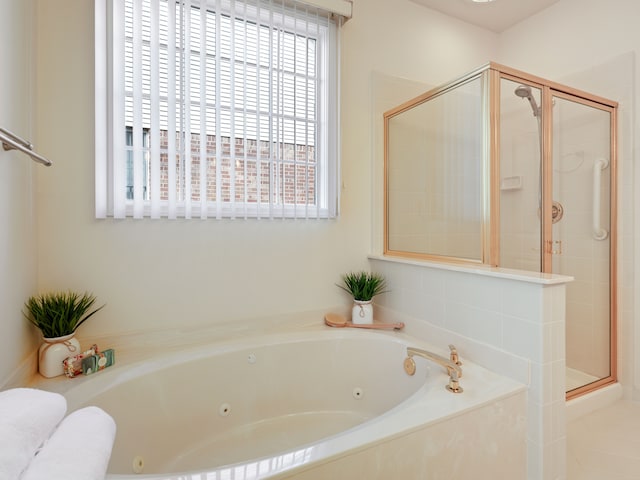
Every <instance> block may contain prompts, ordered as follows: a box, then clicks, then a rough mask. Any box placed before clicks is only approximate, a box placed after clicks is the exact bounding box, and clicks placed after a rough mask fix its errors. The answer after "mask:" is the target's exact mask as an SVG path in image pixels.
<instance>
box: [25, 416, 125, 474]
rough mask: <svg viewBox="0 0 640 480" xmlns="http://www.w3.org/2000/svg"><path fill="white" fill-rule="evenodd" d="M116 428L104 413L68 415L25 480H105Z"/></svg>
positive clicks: (35, 460) (37, 457)
mask: <svg viewBox="0 0 640 480" xmlns="http://www.w3.org/2000/svg"><path fill="white" fill-rule="evenodd" d="M115 436H116V424H115V422H114V421H113V418H111V417H110V416H109V415H108V414H107V413H106V412H105V411H104V410H102V409H100V408H98V407H86V408H83V409H80V410H76V411H75V412H73V413H71V414H69V416H68V417H67V418H65V419H64V420H63V421H62V423H60V425H59V426H58V428H57V429H56V431H55V432H53V435H51V438H49V440H48V441H47V443H45V445H44V447H42V449H41V450H40V452H39V453H38V455H36V457H35V458H34V459H33V460H32V461H31V464H30V465H29V467H28V468H27V470H26V471H25V472H24V475H23V476H22V480H44V479H46V480H104V477H105V475H106V472H107V466H108V465H109V458H110V457H111V449H112V448H113V441H114V439H115Z"/></svg>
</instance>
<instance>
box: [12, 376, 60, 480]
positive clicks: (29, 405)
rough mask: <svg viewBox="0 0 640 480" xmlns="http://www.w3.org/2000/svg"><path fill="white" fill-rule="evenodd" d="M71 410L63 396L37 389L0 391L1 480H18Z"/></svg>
mask: <svg viewBox="0 0 640 480" xmlns="http://www.w3.org/2000/svg"><path fill="white" fill-rule="evenodd" d="M66 411H67V402H66V400H65V399H64V397H63V396H62V395H59V394H57V393H52V392H45V391H43V390H36V389H33V388H14V389H11V390H5V391H2V392H0V479H2V480H5V479H6V480H15V479H17V478H20V474H21V473H22V472H23V471H24V470H25V468H27V465H29V462H31V460H32V459H33V456H34V455H35V453H36V451H37V450H38V448H39V447H40V446H41V445H42V443H43V442H44V441H45V440H46V439H47V438H49V436H50V435H51V432H53V431H54V429H55V428H56V426H57V425H58V424H59V423H60V420H62V418H63V417H64V414H65V413H66Z"/></svg>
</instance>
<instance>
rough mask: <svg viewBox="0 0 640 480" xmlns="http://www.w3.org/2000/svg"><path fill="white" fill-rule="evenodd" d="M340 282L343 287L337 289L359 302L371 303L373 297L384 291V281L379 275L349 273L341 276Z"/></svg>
mask: <svg viewBox="0 0 640 480" xmlns="http://www.w3.org/2000/svg"><path fill="white" fill-rule="evenodd" d="M342 281H343V285H338V287H340V288H341V289H343V290H344V291H345V292H347V293H349V294H351V296H352V297H353V299H354V300H358V301H361V302H368V301H371V299H372V298H373V297H375V296H376V295H379V294H381V293H384V292H385V291H386V290H385V288H386V282H385V279H384V277H383V276H382V275H381V274H379V273H369V272H364V271H362V272H350V273H347V274H345V275H343V276H342Z"/></svg>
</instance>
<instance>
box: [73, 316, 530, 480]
mask: <svg viewBox="0 0 640 480" xmlns="http://www.w3.org/2000/svg"><path fill="white" fill-rule="evenodd" d="M407 345H411V346H418V347H420V348H427V349H430V350H432V351H436V352H437V353H440V354H445V355H446V353H445V350H444V349H442V348H440V349H434V348H429V346H427V345H425V344H424V343H423V342H420V341H418V340H415V339H411V338H409V337H407V336H405V335H403V334H397V333H393V332H378V331H361V330H355V329H354V330H349V329H330V328H322V329H317V330H315V331H313V332H308V331H307V332H291V333H278V334H277V335H267V336H260V337H256V338H251V339H243V340H236V341H234V342H223V343H217V344H213V345H207V346H200V347H197V348H187V349H185V350H183V351H178V352H172V353H167V354H164V355H159V356H157V357H155V358H153V359H149V360H146V361H144V362H139V363H137V364H133V365H124V364H122V363H118V362H117V365H116V366H115V367H112V368H110V369H108V370H105V371H103V372H100V373H99V374H96V375H93V376H91V377H87V378H86V379H83V380H82V381H81V382H80V383H78V384H77V385H74V386H73V388H71V389H69V390H68V391H67V392H66V393H65V396H66V397H67V401H68V403H69V410H70V411H72V410H74V409H76V408H80V407H82V406H85V405H97V406H99V407H101V408H103V409H104V410H106V411H107V412H108V413H110V414H111V415H112V416H113V417H114V418H115V420H116V424H117V428H118V432H117V436H116V443H115V445H114V450H113V454H112V459H111V463H110V465H109V471H108V472H109V473H108V477H107V478H108V479H111V480H116V479H118V480H125V479H134V478H135V479H142V478H144V479H162V480H168V479H171V480H196V479H197V480H204V479H206V480H222V479H236V480H238V479H243V480H249V479H258V478H289V477H291V476H296V478H305V479H307V478H318V479H321V478H328V477H327V476H328V475H332V476H333V478H365V476H366V478H385V476H384V475H386V474H383V473H382V472H383V471H384V469H383V468H381V467H380V465H379V464H380V459H378V460H377V463H378V466H377V467H376V468H375V470H373V471H372V472H371V473H366V474H365V473H364V470H363V469H366V468H371V466H370V465H369V464H370V462H371V460H367V459H366V458H362V455H365V457H366V454H367V452H369V453H371V454H372V455H374V456H375V457H376V458H377V457H379V456H380V455H383V456H386V455H390V457H389V458H394V459H395V460H394V461H395V462H397V461H398V458H399V457H398V455H401V452H404V451H406V447H402V439H403V438H405V437H406V438H408V439H409V440H410V439H411V435H414V436H415V434H416V432H417V433H418V434H420V435H422V434H423V433H422V432H427V431H428V429H429V426H433V425H437V424H440V423H441V422H443V421H444V420H448V421H451V419H453V418H459V419H460V420H459V422H462V423H460V425H467V424H468V423H469V418H471V423H473V418H474V417H473V415H474V413H473V412H478V413H477V414H475V417H477V418H478V419H479V420H478V421H479V422H480V423H477V422H476V423H473V425H470V427H469V429H467V428H466V427H462V428H461V427H460V426H458V427H456V428H455V429H454V436H453V437H451V438H453V440H454V441H455V442H459V441H461V439H460V438H461V437H460V431H462V432H463V433H464V435H463V436H464V437H466V440H465V442H464V444H463V445H461V449H460V452H461V455H467V456H468V454H466V453H464V451H465V450H466V449H467V447H469V446H471V445H469V441H471V442H475V443H477V445H473V446H472V447H473V448H474V449H477V448H480V450H481V451H482V449H488V453H487V452H485V453H487V455H485V456H484V457H483V456H482V455H479V454H478V455H479V458H485V457H486V459H485V460H483V461H488V462H489V464H491V457H494V456H495V457H496V458H500V457H501V458H505V457H504V455H507V458H510V461H508V462H503V465H502V467H505V464H509V465H506V467H511V464H513V465H512V467H513V469H512V470H506V471H505V470H499V471H497V473H496V474H498V475H507V476H502V477H495V476H494V477H491V478H519V477H518V474H517V473H516V474H514V472H521V471H522V472H525V471H526V468H525V466H524V465H525V464H526V461H525V456H526V447H525V426H524V425H525V424H526V421H523V418H524V415H525V414H524V411H525V400H524V398H525V394H524V387H523V386H522V385H519V384H516V383H515V382H512V381H510V380H508V379H505V378H503V377H499V376H497V375H495V374H492V373H491V372H488V371H486V370H484V369H482V368H480V367H478V366H476V365H473V364H471V363H470V362H468V361H465V359H464V352H460V354H461V356H462V360H463V362H464V365H463V367H462V368H463V378H462V379H461V386H462V387H463V388H464V393H462V394H453V393H450V392H448V391H447V390H446V389H445V385H446V384H447V379H448V376H447V374H446V372H445V371H444V369H443V368H442V367H440V366H437V365H435V364H433V363H430V362H429V361H427V360H424V359H421V358H417V357H416V358H415V359H416V363H417V367H418V368H417V373H416V375H415V376H413V377H411V376H408V375H407V374H406V373H405V372H404V370H403V360H404V358H405V357H406V346H407ZM444 347H445V348H446V346H444ZM482 409H484V411H482ZM470 414H471V415H472V417H469V415H470ZM465 415H466V416H467V417H465ZM496 427H497V428H498V430H499V431H496V432H493V430H492V429H495V428H496ZM447 430H448V428H445V429H444V431H447ZM467 430H468V431H467ZM469 432H475V433H473V434H471V433H469ZM492 432H493V433H492ZM435 435H436V436H437V438H432V440H430V441H428V439H427V440H425V439H424V438H423V439H418V440H417V441H412V443H423V444H424V448H426V449H427V451H424V449H423V450H421V451H419V452H418V453H417V455H419V456H420V457H421V458H422V457H424V459H428V458H430V457H429V452H431V453H432V454H433V455H431V457H432V459H431V460H429V471H431V472H437V470H438V468H440V467H439V466H437V465H435V458H441V457H442V453H437V450H438V449H441V448H445V447H447V448H449V447H451V441H452V440H451V438H449V439H447V438H446V434H444V436H443V434H442V433H439V434H435ZM498 436H501V437H503V438H500V439H498V438H495V437H498ZM439 439H441V440H442V442H440V441H439ZM439 443H442V444H441V445H439ZM396 444H397V445H396ZM381 445H384V453H382V454H381V453H380V446H381ZM394 445H395V446H394ZM483 445H484V446H483ZM376 449H378V450H376ZM505 449H510V451H505ZM434 452H435V453H434ZM480 453H481V452H480ZM448 454H449V455H451V453H448ZM474 455H475V454H474ZM351 456H354V458H356V457H357V458H359V459H358V460H357V462H359V463H357V464H351V463H350V460H349V458H350V457H351ZM424 459H423V460H421V461H423V462H424ZM345 462H346V463H345ZM444 462H445V463H446V462H447V461H446V460H444ZM464 462H465V464H466V463H469V462H470V460H469V459H468V458H467V459H465V460H464ZM519 462H521V463H522V468H523V470H519V469H518V468H519V467H518V466H517V464H518V463H519ZM405 463H406V462H405ZM493 463H497V462H493ZM354 465H355V466H354ZM358 465H359V466H358ZM445 467H446V466H444V467H443V468H445ZM502 467H500V468H502ZM506 467H505V468H506ZM331 468H338V471H337V472H338V473H337V474H336V473H331V472H330V471H328V470H327V469H331ZM424 468H425V467H424V466H422V467H416V469H413V470H412V471H413V472H414V473H415V476H411V475H410V476H407V474H406V473H404V474H402V475H403V476H402V478H416V479H417V478H420V479H425V478H430V477H429V475H425V473H424V472H423V471H422V470H424ZM465 468H471V470H470V471H472V472H473V471H477V470H474V469H475V468H477V466H474V465H473V464H470V465H467V466H465ZM349 469H355V470H353V472H352V473H347V472H349V471H350V470H349ZM420 469H422V470H420ZM418 470H420V471H418ZM136 471H137V472H140V473H139V474H136V473H135V472H136ZM392 471H393V472H394V476H395V474H396V473H398V471H397V470H396V469H395V468H393V467H392ZM421 472H422V473H421ZM336 475H337V476H336ZM354 475H355V476H354ZM363 475H364V476H363ZM386 478H390V477H386ZM397 478H400V477H397ZM434 478H435V477H434ZM447 478H465V477H463V476H460V477H456V476H448V477H447ZM486 478H489V477H486ZM522 478H524V477H522Z"/></svg>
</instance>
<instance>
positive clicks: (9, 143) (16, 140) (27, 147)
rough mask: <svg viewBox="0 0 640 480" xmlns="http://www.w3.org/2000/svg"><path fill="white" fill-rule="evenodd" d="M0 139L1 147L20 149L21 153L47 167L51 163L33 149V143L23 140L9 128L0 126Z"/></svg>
mask: <svg viewBox="0 0 640 480" xmlns="http://www.w3.org/2000/svg"><path fill="white" fill-rule="evenodd" d="M0 141H1V142H2V148H4V149H5V150H20V151H21V152H22V153H25V154H27V155H29V156H30V157H31V158H32V159H33V160H34V161H36V162H38V163H41V164H43V165H45V166H47V167H50V166H51V165H53V163H52V162H51V160H47V159H46V158H44V157H43V156H41V155H38V154H37V153H36V152H34V151H33V144H32V143H31V142H29V141H27V140H24V139H22V138H20V137H19V136H17V135H16V134H15V133H11V132H10V131H9V130H6V129H4V128H0Z"/></svg>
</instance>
